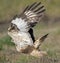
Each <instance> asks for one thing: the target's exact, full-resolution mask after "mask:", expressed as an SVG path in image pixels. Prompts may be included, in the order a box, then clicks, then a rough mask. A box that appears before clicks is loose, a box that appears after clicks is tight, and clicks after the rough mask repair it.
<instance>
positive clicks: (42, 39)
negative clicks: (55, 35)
mask: <svg viewBox="0 0 60 63" xmlns="http://www.w3.org/2000/svg"><path fill="white" fill-rule="evenodd" d="M48 35H49V33H47V34H46V35H44V36H43V37H41V38H40V40H41V42H43V41H44V40H45V39H46V38H47V36H48Z"/></svg>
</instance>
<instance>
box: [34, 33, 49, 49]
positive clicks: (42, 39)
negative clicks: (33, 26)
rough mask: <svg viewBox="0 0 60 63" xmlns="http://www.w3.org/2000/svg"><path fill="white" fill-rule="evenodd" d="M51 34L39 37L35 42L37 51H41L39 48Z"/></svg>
mask: <svg viewBox="0 0 60 63" xmlns="http://www.w3.org/2000/svg"><path fill="white" fill-rule="evenodd" d="M48 34H49V33H47V34H45V35H44V36H42V37H39V38H38V39H37V40H36V41H35V42H34V47H35V49H39V46H40V45H41V44H42V43H43V42H44V40H45V39H46V38H47V36H48Z"/></svg>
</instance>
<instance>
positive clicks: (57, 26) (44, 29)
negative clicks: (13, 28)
mask: <svg viewBox="0 0 60 63" xmlns="http://www.w3.org/2000/svg"><path fill="white" fill-rule="evenodd" d="M40 1H41V2H42V5H44V6H45V9H46V11H45V14H44V17H43V19H41V21H40V23H39V24H37V26H35V27H34V34H35V37H36V39H37V38H38V37H41V36H43V35H44V34H46V33H49V36H48V37H47V39H46V40H45V42H44V43H43V44H42V45H41V47H40V49H41V50H45V51H47V53H48V56H47V57H48V58H47V57H45V58H44V59H43V61H45V63H46V62H47V63H49V61H50V63H60V0H0V63H4V62H5V63H8V62H10V63H20V62H22V63H25V62H26V63H34V62H37V63H39V62H40V61H41V60H40V59H36V58H33V57H31V56H27V57H26V56H25V55H22V54H21V55H20V54H19V53H16V52H15V55H13V54H14V51H15V46H14V44H13V43H12V42H11V38H10V37H9V36H8V35H7V29H8V27H9V24H10V21H11V19H12V18H13V17H14V16H15V15H16V14H17V15H19V14H20V13H21V12H22V10H23V9H24V8H25V7H26V6H27V5H29V4H31V3H33V2H40ZM7 54H8V55H9V57H8V55H7ZM19 55H20V56H22V57H20V56H19ZM7 58H8V60H7ZM11 58H12V59H11ZM14 58H15V59H16V60H17V61H16V60H15V59H14ZM34 59H36V60H35V61H34ZM46 59H48V61H47V60H46ZM32 60H33V61H32ZM30 61H31V62H30ZM43 61H41V62H42V63H44V62H43Z"/></svg>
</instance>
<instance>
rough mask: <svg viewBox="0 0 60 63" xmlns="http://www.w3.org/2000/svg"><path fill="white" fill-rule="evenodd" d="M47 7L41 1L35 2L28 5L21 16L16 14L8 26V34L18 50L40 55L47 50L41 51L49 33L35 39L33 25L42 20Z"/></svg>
mask: <svg viewBox="0 0 60 63" xmlns="http://www.w3.org/2000/svg"><path fill="white" fill-rule="evenodd" d="M44 11H45V9H44V6H43V5H41V2H38V3H37V2H34V3H33V4H31V5H28V6H27V7H26V8H25V9H24V10H23V12H22V13H21V14H20V15H19V16H15V17H14V18H13V19H12V21H11V26H10V27H9V28H8V35H9V36H10V37H11V38H12V40H13V42H14V43H15V45H16V50H17V51H18V52H22V53H29V54H31V55H33V56H40V54H42V53H45V52H42V51H41V52H40V51H39V46H40V44H41V43H42V42H43V41H44V39H45V38H46V37H47V35H48V34H46V35H44V36H43V37H41V38H38V39H37V40H35V37H34V34H33V29H32V28H33V27H34V26H35V25H36V24H37V23H38V22H39V21H40V19H41V17H42V16H43V13H44Z"/></svg>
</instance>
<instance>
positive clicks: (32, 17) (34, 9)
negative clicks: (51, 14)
mask: <svg viewBox="0 0 60 63" xmlns="http://www.w3.org/2000/svg"><path fill="white" fill-rule="evenodd" d="M44 11H45V9H44V6H43V5H42V4H41V2H39V3H37V2H34V3H33V4H31V5H30V6H29V5H28V6H27V7H26V8H25V9H24V11H23V12H22V14H21V15H20V17H21V18H22V19H25V21H27V22H28V26H30V27H34V26H35V25H36V23H38V22H39V21H40V19H41V17H42V16H43V12H44Z"/></svg>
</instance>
